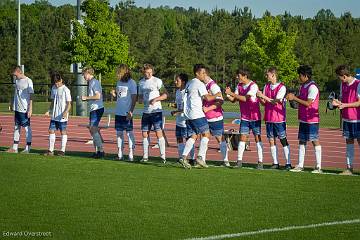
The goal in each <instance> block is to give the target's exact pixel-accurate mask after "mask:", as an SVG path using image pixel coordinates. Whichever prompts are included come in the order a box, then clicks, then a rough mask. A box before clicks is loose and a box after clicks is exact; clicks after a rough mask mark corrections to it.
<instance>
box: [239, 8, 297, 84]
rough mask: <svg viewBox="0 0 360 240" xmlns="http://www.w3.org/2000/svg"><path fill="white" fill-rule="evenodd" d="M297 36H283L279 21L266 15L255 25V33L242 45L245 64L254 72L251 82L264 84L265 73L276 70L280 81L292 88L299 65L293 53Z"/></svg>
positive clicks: (292, 34) (288, 34) (290, 34)
mask: <svg viewBox="0 0 360 240" xmlns="http://www.w3.org/2000/svg"><path fill="white" fill-rule="evenodd" d="M295 40H296V33H295V32H290V33H286V32H285V31H284V30H283V29H282V26H281V22H280V18H278V17H272V16H269V15H268V14H267V15H265V16H264V17H263V18H262V19H260V20H259V21H258V22H257V25H256V27H255V28H254V30H253V31H252V32H251V33H250V34H249V36H248V38H247V39H246V40H245V41H244V42H243V43H242V45H241V48H240V49H241V53H242V55H243V57H244V63H245V64H246V65H248V66H249V68H250V69H251V70H252V71H253V73H254V74H253V78H254V79H255V80H257V81H260V82H261V81H262V82H265V78H264V70H265V69H266V68H268V67H270V66H277V67H278V69H279V77H280V79H281V81H283V82H284V83H286V84H288V85H292V82H293V80H294V79H296V78H297V73H296V68H297V66H298V65H299V64H298V62H297V59H296V56H295V53H294V46H295Z"/></svg>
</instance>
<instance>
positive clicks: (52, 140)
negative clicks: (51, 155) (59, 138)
mask: <svg viewBox="0 0 360 240" xmlns="http://www.w3.org/2000/svg"><path fill="white" fill-rule="evenodd" d="M55 140H56V136H55V133H50V134H49V151H50V152H54V147H55Z"/></svg>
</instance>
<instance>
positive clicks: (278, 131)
mask: <svg viewBox="0 0 360 240" xmlns="http://www.w3.org/2000/svg"><path fill="white" fill-rule="evenodd" d="M277 74H278V72H277V69H276V68H275V67H270V68H269V69H267V70H266V78H267V80H268V83H267V84H266V85H265V87H264V90H263V92H260V91H258V93H257V96H258V97H259V98H260V101H261V103H262V104H263V105H264V108H265V115H264V120H265V123H266V135H267V138H268V140H269V143H270V152H271V156H272V159H273V165H272V167H271V168H273V169H279V168H280V165H279V161H278V156H277V148H276V138H277V137H278V138H279V139H280V143H281V145H282V146H283V151H284V157H285V160H286V164H285V169H286V170H290V169H291V162H290V147H289V143H288V141H287V138H286V105H285V95H286V87H285V85H284V84H282V83H281V82H280V81H278V75H277Z"/></svg>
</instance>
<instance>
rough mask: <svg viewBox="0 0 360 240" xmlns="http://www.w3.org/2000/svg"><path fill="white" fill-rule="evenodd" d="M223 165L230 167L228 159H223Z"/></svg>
mask: <svg viewBox="0 0 360 240" xmlns="http://www.w3.org/2000/svg"><path fill="white" fill-rule="evenodd" d="M223 166H224V167H231V165H230V163H229V161H224V163H223Z"/></svg>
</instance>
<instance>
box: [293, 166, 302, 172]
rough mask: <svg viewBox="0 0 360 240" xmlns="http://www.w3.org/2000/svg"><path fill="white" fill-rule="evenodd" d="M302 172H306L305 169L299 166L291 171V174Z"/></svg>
mask: <svg viewBox="0 0 360 240" xmlns="http://www.w3.org/2000/svg"><path fill="white" fill-rule="evenodd" d="M302 171H304V168H302V167H300V166H299V165H296V166H295V168H293V169H291V170H290V172H302Z"/></svg>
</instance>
